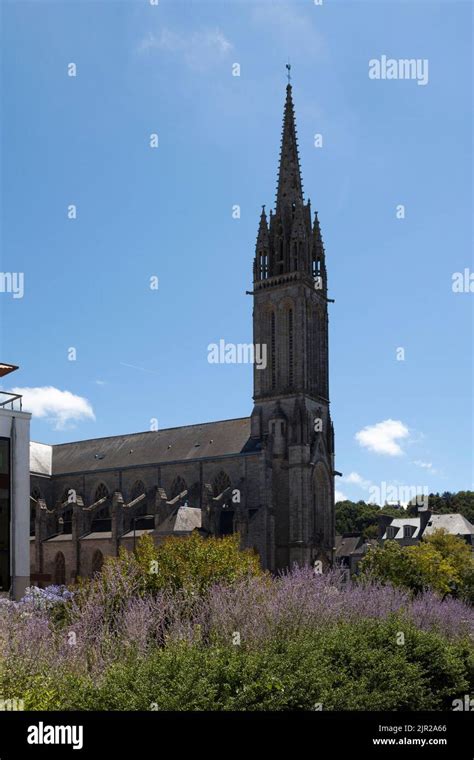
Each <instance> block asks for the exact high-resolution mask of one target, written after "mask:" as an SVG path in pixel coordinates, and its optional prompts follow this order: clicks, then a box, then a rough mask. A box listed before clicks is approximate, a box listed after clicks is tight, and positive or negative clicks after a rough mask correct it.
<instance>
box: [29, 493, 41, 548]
mask: <svg viewBox="0 0 474 760" xmlns="http://www.w3.org/2000/svg"><path fill="white" fill-rule="evenodd" d="M41 498H42V496H41V491H40V489H39V488H37V487H36V488H33V490H32V492H31V499H30V536H34V535H35V533H36V504H37V503H38V499H41Z"/></svg>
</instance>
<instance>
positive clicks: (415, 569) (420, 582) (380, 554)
mask: <svg viewBox="0 0 474 760" xmlns="http://www.w3.org/2000/svg"><path fill="white" fill-rule="evenodd" d="M360 575H361V578H362V579H373V580H378V581H381V582H382V583H392V584H393V585H394V586H403V587H405V588H409V589H411V590H412V591H415V592H418V591H421V590H423V589H425V588H431V589H432V590H433V591H435V592H436V593H437V594H439V595H440V596H445V595H447V594H452V595H453V596H458V595H459V596H463V597H464V598H466V599H471V600H472V598H473V585H474V583H473V579H474V563H473V559H472V557H471V550H470V547H469V546H467V544H465V543H464V541H463V540H462V539H460V538H458V537H457V536H452V535H449V534H447V533H446V532H445V531H435V533H433V534H432V535H431V536H429V537H427V538H426V539H425V540H423V541H420V543H419V544H415V545H413V546H401V545H400V544H398V543H397V542H396V541H386V542H385V544H384V545H383V546H377V547H374V548H372V549H370V550H369V551H368V553H367V555H366V556H365V557H364V559H363V560H362V561H361V563H360Z"/></svg>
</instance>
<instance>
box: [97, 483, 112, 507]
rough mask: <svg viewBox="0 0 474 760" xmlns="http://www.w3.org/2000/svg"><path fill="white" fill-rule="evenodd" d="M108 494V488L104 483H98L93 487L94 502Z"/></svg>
mask: <svg viewBox="0 0 474 760" xmlns="http://www.w3.org/2000/svg"><path fill="white" fill-rule="evenodd" d="M108 495H109V489H108V488H107V486H106V485H105V483H99V485H98V486H97V488H96V489H95V495H94V503H95V502H96V501H99V500H100V499H103V498H104V496H108Z"/></svg>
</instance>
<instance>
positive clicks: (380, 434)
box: [355, 420, 409, 457]
mask: <svg viewBox="0 0 474 760" xmlns="http://www.w3.org/2000/svg"><path fill="white" fill-rule="evenodd" d="M408 434H409V431H408V428H407V427H406V425H404V424H403V422H400V420H384V421H383V422H377V423H376V424H375V425H367V427H365V428H363V429H362V430H359V432H358V433H356V434H355V439H356V441H358V442H359V443H360V445H361V446H363V447H365V448H367V449H369V451H375V452H376V453H377V454H388V455H389V456H392V457H396V456H400V454H403V449H402V447H401V446H400V444H399V443H398V440H399V439H401V440H403V439H404V438H407V437H408Z"/></svg>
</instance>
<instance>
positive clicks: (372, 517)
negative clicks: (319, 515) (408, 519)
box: [336, 500, 403, 539]
mask: <svg viewBox="0 0 474 760" xmlns="http://www.w3.org/2000/svg"><path fill="white" fill-rule="evenodd" d="M402 513H403V512H402ZM380 515H390V516H391V517H400V510H399V509H397V508H396V507H393V506H385V507H379V506H377V504H366V502H365V501H358V502H355V501H349V500H346V501H339V502H338V503H337V504H336V533H337V534H343V533H362V535H363V536H364V538H365V539H369V538H377V535H378V518H379V516H380Z"/></svg>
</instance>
